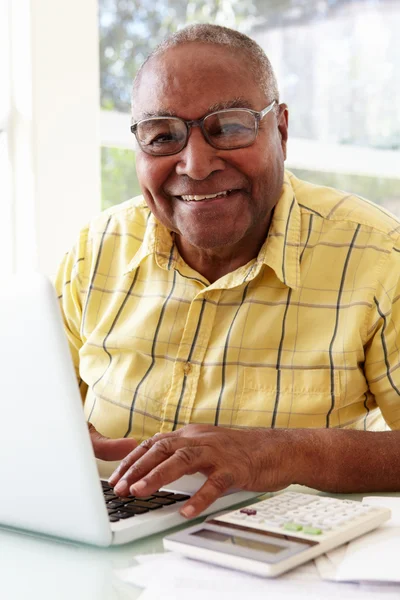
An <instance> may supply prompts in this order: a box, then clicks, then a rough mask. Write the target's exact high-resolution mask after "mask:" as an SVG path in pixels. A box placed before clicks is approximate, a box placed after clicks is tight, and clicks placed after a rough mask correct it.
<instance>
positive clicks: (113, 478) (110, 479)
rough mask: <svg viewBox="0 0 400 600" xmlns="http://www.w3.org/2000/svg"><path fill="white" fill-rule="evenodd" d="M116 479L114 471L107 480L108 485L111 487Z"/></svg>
mask: <svg viewBox="0 0 400 600" xmlns="http://www.w3.org/2000/svg"><path fill="white" fill-rule="evenodd" d="M116 479H117V472H116V471H114V473H113V474H112V475H111V477H109V478H108V483H109V484H110V485H113V483H114V482H115V480H116Z"/></svg>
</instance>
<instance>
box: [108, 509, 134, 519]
mask: <svg viewBox="0 0 400 600" xmlns="http://www.w3.org/2000/svg"><path fill="white" fill-rule="evenodd" d="M111 516H113V517H118V518H119V519H129V518H130V517H132V518H133V517H134V516H135V515H134V514H133V513H132V512H128V511H127V510H118V511H117V512H116V513H114V514H113V515H111Z"/></svg>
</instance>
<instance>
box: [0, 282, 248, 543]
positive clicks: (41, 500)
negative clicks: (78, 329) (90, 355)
mask: <svg viewBox="0 0 400 600" xmlns="http://www.w3.org/2000/svg"><path fill="white" fill-rule="evenodd" d="M0 319H1V327H0V373H1V401H0V466H1V479H2V494H1V499H0V525H1V526H2V527H11V528H17V529H22V530H27V531H30V532H36V533H40V534H44V535H50V536H56V537H60V538H65V539H69V540H75V541H78V542H84V543H88V544H93V545H96V546H110V545H113V544H124V543H127V542H130V541H132V540H136V539H139V538H142V537H145V536H149V535H152V534H154V533H159V532H161V531H164V530H166V529H168V528H170V527H174V526H176V525H180V524H183V523H187V522H188V520H187V519H185V518H184V517H182V516H181V515H180V514H179V509H180V507H181V506H182V503H183V502H184V501H185V499H187V498H188V497H189V496H190V495H192V494H193V493H194V492H195V491H196V490H197V489H198V488H199V487H201V485H202V483H203V482H204V481H205V478H204V477H203V476H202V475H200V474H196V475H191V476H185V477H182V478H181V479H179V480H177V481H175V482H173V483H171V484H169V485H168V486H166V487H165V488H163V489H162V490H160V491H159V492H158V493H157V494H156V495H153V496H152V497H150V498H147V500H145V501H143V500H141V499H135V498H134V497H131V498H128V499H122V500H120V499H118V498H116V497H115V495H114V494H113V490H112V489H111V488H110V487H109V486H108V484H107V482H106V481H102V480H101V479H100V477H99V473H98V469H97V464H96V459H95V456H94V453H93V448H92V444H91V441H90V436H89V433H88V427H87V423H86V420H85V417H84V413H83V407H82V400H81V396H80V393H79V389H78V384H77V381H76V377H75V372H74V368H73V364H72V359H71V356H70V352H69V347H68V343H67V339H66V336H65V333H64V330H63V324H62V317H61V312H60V309H59V305H58V300H57V297H56V293H55V290H54V288H53V286H52V284H51V283H50V282H49V281H48V279H47V278H46V277H44V276H43V275H40V274H38V273H32V274H29V275H28V276H27V275H26V274H24V275H22V276H18V275H16V276H13V277H11V278H10V279H9V280H8V281H7V280H3V282H2V286H1V290H0ZM257 495H259V492H244V491H237V490H234V491H232V492H231V493H228V494H226V495H224V496H223V497H221V498H219V499H218V500H217V501H216V502H214V503H213V504H212V505H211V506H210V507H209V508H208V509H207V510H206V511H204V513H202V514H203V515H206V514H209V513H211V512H215V511H219V510H222V509H225V508H227V507H230V506H232V505H234V504H237V503H239V502H243V501H245V500H248V499H250V498H253V497H255V496H257ZM146 502H147V503H148V505H147V506H146Z"/></svg>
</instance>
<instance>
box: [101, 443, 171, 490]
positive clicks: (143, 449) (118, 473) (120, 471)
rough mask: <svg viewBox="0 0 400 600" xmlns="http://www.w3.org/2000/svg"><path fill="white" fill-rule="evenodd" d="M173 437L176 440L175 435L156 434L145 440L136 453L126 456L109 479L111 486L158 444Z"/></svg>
mask: <svg viewBox="0 0 400 600" xmlns="http://www.w3.org/2000/svg"><path fill="white" fill-rule="evenodd" d="M167 437H172V438H176V437H177V436H176V434H175V433H156V434H155V435H153V437H151V438H148V439H147V440H144V442H142V443H141V444H139V446H137V447H136V448H135V451H134V452H131V453H130V454H129V456H125V457H124V459H123V460H122V461H121V463H120V464H119V465H118V467H117V468H116V469H115V471H114V473H112V474H111V476H110V477H109V479H108V483H109V484H110V485H113V486H114V485H116V484H117V483H118V481H119V480H120V479H121V477H123V476H124V475H125V473H126V472H127V471H128V469H129V468H130V467H131V466H132V465H134V464H135V463H136V462H137V461H138V460H139V459H140V458H141V457H142V456H144V455H145V454H146V453H147V452H148V451H149V450H150V449H151V448H152V447H153V446H154V444H155V443H156V442H158V441H159V440H161V439H164V438H167Z"/></svg>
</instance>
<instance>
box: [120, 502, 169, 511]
mask: <svg viewBox="0 0 400 600" xmlns="http://www.w3.org/2000/svg"><path fill="white" fill-rule="evenodd" d="M171 504H173V502H172V503H171ZM125 506H140V507H141V508H147V510H156V509H157V508H162V507H163V504H162V503H158V502H157V503H155V502H142V501H141V500H132V501H131V502H129V503H126V505H125Z"/></svg>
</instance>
